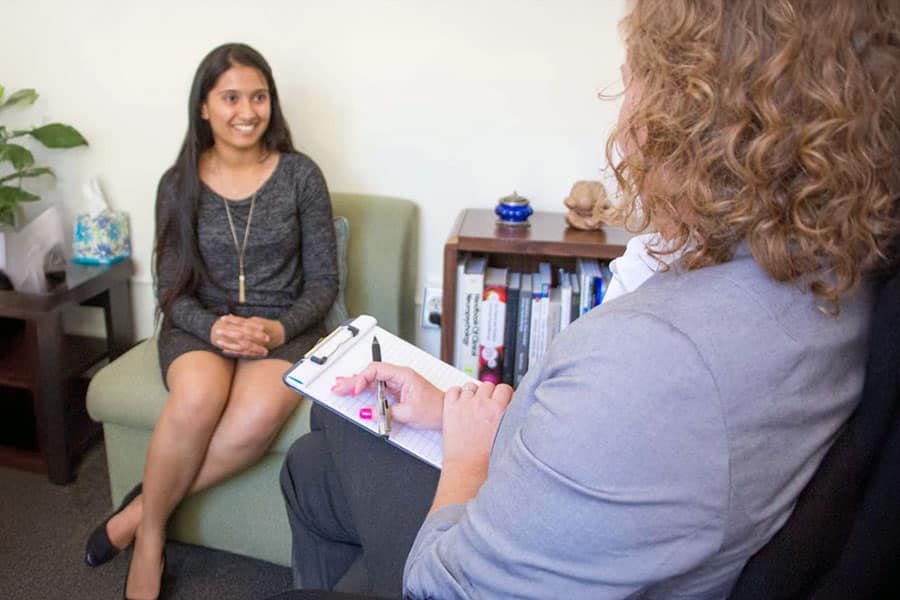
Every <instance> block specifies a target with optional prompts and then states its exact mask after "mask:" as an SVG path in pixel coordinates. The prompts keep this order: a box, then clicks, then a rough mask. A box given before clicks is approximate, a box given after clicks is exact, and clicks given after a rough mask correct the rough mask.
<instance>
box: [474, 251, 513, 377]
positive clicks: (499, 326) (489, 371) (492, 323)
mask: <svg viewBox="0 0 900 600" xmlns="http://www.w3.org/2000/svg"><path fill="white" fill-rule="evenodd" d="M508 275H509V269H506V268H503V267H488V268H487V270H486V272H485V275H484V294H483V296H482V302H481V322H480V325H479V328H478V338H479V341H478V379H479V380H481V381H490V382H491V383H501V382H502V379H503V361H504V358H505V357H504V346H503V343H504V334H505V329H506V288H507V283H506V279H507V276H508Z"/></svg>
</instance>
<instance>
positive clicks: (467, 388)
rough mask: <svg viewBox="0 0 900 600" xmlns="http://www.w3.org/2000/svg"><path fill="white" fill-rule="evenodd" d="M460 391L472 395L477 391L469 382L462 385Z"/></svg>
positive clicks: (476, 387) (475, 386)
mask: <svg viewBox="0 0 900 600" xmlns="http://www.w3.org/2000/svg"><path fill="white" fill-rule="evenodd" d="M462 391H464V392H469V393H471V394H474V393H475V392H477V391H478V386H477V385H475V384H474V383H472V382H469V383H466V384H463V386H462Z"/></svg>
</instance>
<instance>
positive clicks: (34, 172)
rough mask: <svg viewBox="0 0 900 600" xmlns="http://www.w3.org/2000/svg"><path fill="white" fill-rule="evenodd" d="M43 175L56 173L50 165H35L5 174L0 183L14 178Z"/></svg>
mask: <svg viewBox="0 0 900 600" xmlns="http://www.w3.org/2000/svg"><path fill="white" fill-rule="evenodd" d="M41 175H53V176H54V177H55V176H56V174H55V173H54V172H53V169H51V168H50V167H34V168H33V169H22V170H21V171H16V172H15V173H10V174H9V175H5V176H3V177H0V183H6V182H7V181H12V180H13V179H22V178H24V177H40V176H41Z"/></svg>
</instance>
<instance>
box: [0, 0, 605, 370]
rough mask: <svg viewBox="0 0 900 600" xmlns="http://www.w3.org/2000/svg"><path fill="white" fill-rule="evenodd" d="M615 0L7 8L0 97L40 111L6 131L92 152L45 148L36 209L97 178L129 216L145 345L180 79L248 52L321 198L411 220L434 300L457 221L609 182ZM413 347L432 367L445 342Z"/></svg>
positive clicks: (182, 119)
mask: <svg viewBox="0 0 900 600" xmlns="http://www.w3.org/2000/svg"><path fill="white" fill-rule="evenodd" d="M622 4H623V3H622V2H621V0H608V1H603V0H599V1H598V0H561V1H559V2H552V3H551V2H549V1H546V2H544V1H538V0H483V1H480V2H479V1H477V0H455V1H452V2H451V1H442V2H438V1H434V0H368V1H363V0H293V1H291V0H266V1H262V2H247V1H246V0H245V1H233V0H218V1H215V2H211V1H209V2H207V1H202V2H201V1H191V0H180V1H174V0H154V1H152V2H130V1H127V0H123V1H122V2H111V1H102V0H79V1H78V2H68V1H65V2H64V1H62V0H32V1H30V2H8V3H5V6H4V8H3V15H4V23H6V26H5V27H4V31H3V35H2V36H0V56H3V69H2V73H0V78H2V79H0V83H2V84H3V85H4V86H6V88H7V90H9V91H11V90H14V89H19V88H22V87H34V88H36V89H37V90H38V92H40V93H41V95H42V97H41V99H40V100H39V101H38V104H37V105H36V106H34V107H32V108H31V109H29V110H27V111H22V112H20V113H17V114H14V115H12V114H9V113H7V112H4V113H3V114H0V122H5V123H8V122H10V121H11V120H14V121H17V124H25V125H32V124H34V125H37V124H41V123H44V122H49V121H63V122H67V123H70V124H72V125H74V126H76V127H77V128H78V129H79V130H80V131H81V132H82V133H83V134H84V135H85V136H86V137H87V138H88V140H89V141H90V144H91V145H90V147H89V148H86V149H79V150H75V151H67V152H59V151H54V152H40V153H39V160H45V161H47V162H49V163H50V164H51V165H52V166H54V167H55V168H56V169H57V171H58V173H59V175H60V177H59V178H58V180H57V182H56V184H55V185H54V186H49V185H47V184H44V186H43V188H50V189H49V190H47V191H46V193H44V196H45V200H44V201H42V204H47V203H59V204H60V205H62V206H64V208H65V209H66V211H67V212H68V213H70V214H71V213H74V212H75V211H77V210H78V209H79V208H81V206H82V200H81V192H80V189H81V185H82V183H83V181H85V180H86V179H87V178H89V177H92V176H97V177H99V178H100V180H101V183H102V185H103V187H104V189H105V190H106V192H107V195H108V197H109V198H110V201H111V204H112V205H113V206H114V207H115V208H120V209H124V210H127V211H129V213H130V215H131V225H132V229H133V232H132V236H133V245H134V255H135V256H134V258H135V263H136V265H137V270H136V273H135V277H134V282H135V285H134V286H133V290H134V296H135V308H136V311H137V313H136V314H137V320H138V333H139V334H140V335H142V336H143V335H149V334H150V333H151V327H152V310H153V299H152V294H151V289H150V285H149V281H150V252H151V246H152V240H153V202H154V194H155V189H156V183H157V180H158V178H159V175H160V174H161V173H162V171H163V170H164V169H165V168H166V167H168V166H169V165H170V164H171V163H172V162H173V160H174V158H175V154H176V152H177V150H178V147H179V146H180V143H181V140H182V136H183V135H184V131H185V127H186V112H187V110H186V106H187V94H188V88H189V86H190V81H191V77H192V76H193V72H194V69H195V68H196V66H197V64H198V63H199V61H200V59H201V58H202V57H203V56H204V54H205V53H206V52H207V51H208V50H210V49H212V48H213V47H214V46H216V45H218V44H220V43H222V42H225V41H244V42H247V43H249V44H250V45H252V46H254V47H256V48H257V49H258V50H260V51H261V52H262V53H263V55H264V56H266V58H267V59H268V60H269V62H270V64H271V65H272V68H273V70H274V72H275V77H276V81H277V83H278V85H279V88H280V93H281V96H282V99H283V104H284V110H285V113H286V116H287V118H288V121H289V122H290V124H291V127H292V131H293V134H294V141H295V143H296V144H297V146H298V147H299V148H300V149H301V150H303V151H304V152H306V153H308V154H309V155H310V156H312V157H313V158H314V159H315V160H316V161H317V162H318V164H319V165H320V166H321V167H322V170H323V171H324V173H325V176H326V178H327V179H328V182H329V185H330V186H331V188H332V190H338V191H348V192H367V193H376V194H386V195H395V196H401V197H405V198H409V199H412V200H414V201H416V202H417V203H418V204H419V205H420V207H421V214H422V235H421V247H420V251H421V260H420V264H421V273H420V283H421V284H423V285H424V284H431V285H440V282H441V259H442V248H443V243H444V241H445V239H446V237H447V234H448V232H449V229H450V227H451V225H452V223H453V221H454V219H455V217H456V214H457V213H458V211H459V210H460V209H461V208H466V207H485V208H488V207H492V206H493V205H494V204H495V202H496V199H497V198H498V197H500V196H503V195H506V194H508V193H511V192H512V191H513V190H517V191H518V192H519V193H520V194H522V195H525V196H527V197H529V198H530V199H531V200H532V202H533V204H534V206H535V207H536V208H537V209H541V210H556V211H562V210H564V208H563V207H562V204H561V201H562V198H564V197H565V195H566V193H567V192H568V189H569V187H570V186H571V184H572V183H573V182H574V181H576V180H578V179H598V178H600V177H601V169H602V168H603V166H604V163H605V161H604V159H603V145H604V141H605V135H606V132H607V131H608V129H609V127H610V126H611V124H612V123H613V122H614V120H615V113H616V111H617V105H616V104H615V103H608V102H603V101H600V100H598V99H597V97H596V92H597V91H598V90H600V89H603V88H606V87H607V86H609V89H615V88H616V85H617V83H618V66H619V64H620V63H621V61H622V54H623V53H622V48H621V41H620V37H619V34H618V31H617V21H618V19H619V17H620V16H621V12H622ZM43 188H42V189H43ZM420 289H421V288H420ZM430 331H433V330H430ZM423 344H424V345H425V346H426V348H428V349H431V350H433V351H434V352H437V337H436V335H434V334H431V336H425V338H423Z"/></svg>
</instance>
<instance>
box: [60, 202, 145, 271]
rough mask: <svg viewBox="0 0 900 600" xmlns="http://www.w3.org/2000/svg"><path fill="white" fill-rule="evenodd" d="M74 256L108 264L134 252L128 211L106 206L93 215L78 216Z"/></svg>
mask: <svg viewBox="0 0 900 600" xmlns="http://www.w3.org/2000/svg"><path fill="white" fill-rule="evenodd" d="M72 251H73V252H72V253H73V256H72V260H74V261H75V262H78V263H87V264H92V265H108V264H111V263H114V262H118V261H120V260H122V259H123V258H127V257H129V256H131V235H130V233H129V230H128V213H126V212H125V211H122V210H105V211H103V212H101V213H100V214H98V215H97V216H94V217H92V216H91V215H90V214H88V213H80V214H79V215H78V216H77V217H75V235H74V240H73V248H72Z"/></svg>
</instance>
